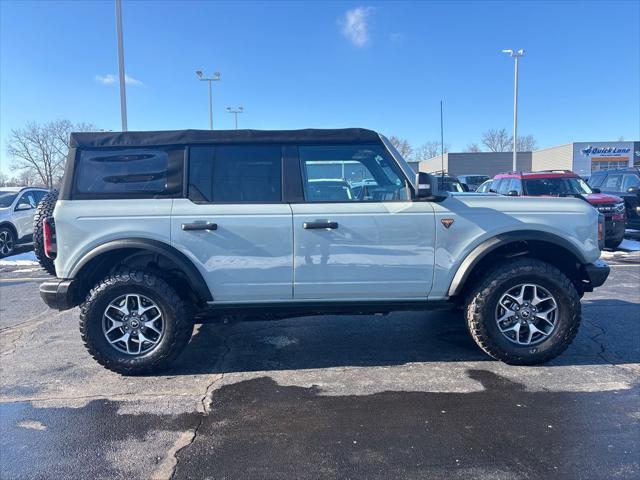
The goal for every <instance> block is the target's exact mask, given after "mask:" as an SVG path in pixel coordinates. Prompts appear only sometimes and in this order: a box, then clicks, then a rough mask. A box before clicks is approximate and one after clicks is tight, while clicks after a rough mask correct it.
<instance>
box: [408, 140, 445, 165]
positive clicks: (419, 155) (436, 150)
mask: <svg viewBox="0 0 640 480" xmlns="http://www.w3.org/2000/svg"><path fill="white" fill-rule="evenodd" d="M448 151H449V145H447V144H446V143H445V144H444V153H447V152H448ZM441 154H442V145H441V144H440V142H437V141H431V142H427V143H425V144H423V145H420V146H419V147H418V148H417V149H416V151H415V153H414V159H415V160H416V161H420V160H428V159H430V158H433V157H437V156H439V155H441Z"/></svg>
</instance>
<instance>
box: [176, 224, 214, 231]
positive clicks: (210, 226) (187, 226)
mask: <svg viewBox="0 0 640 480" xmlns="http://www.w3.org/2000/svg"><path fill="white" fill-rule="evenodd" d="M217 229H218V224H217V223H183V224H182V230H184V231H191V230H217Z"/></svg>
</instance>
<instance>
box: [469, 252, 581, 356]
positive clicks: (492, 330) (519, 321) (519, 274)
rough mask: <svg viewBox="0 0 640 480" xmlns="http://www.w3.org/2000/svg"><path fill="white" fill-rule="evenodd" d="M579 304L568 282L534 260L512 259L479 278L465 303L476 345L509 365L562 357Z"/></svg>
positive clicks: (575, 326) (576, 323)
mask: <svg viewBox="0 0 640 480" xmlns="http://www.w3.org/2000/svg"><path fill="white" fill-rule="evenodd" d="M580 318H581V306H580V297H579V295H578V292H577V290H576V288H575V286H574V285H573V283H572V282H571V280H570V279H569V278H568V277H567V276H566V275H565V274H564V273H562V272H561V271H560V270H558V269H557V268H556V267H554V266H553V265H550V264H548V263H545V262H542V261H540V260H535V259H522V260H516V261H510V262H508V263H505V264H504V265H502V266H500V267H498V268H496V269H494V270H493V271H492V272H490V273H488V274H487V275H486V276H485V277H483V278H481V279H480V281H479V282H478V283H476V284H475V286H474V288H472V291H471V293H470V295H469V299H468V302H467V305H466V320H467V326H468V328H469V331H470V333H471V335H472V336H473V338H474V340H475V342H476V343H477V344H478V346H479V347H480V348H481V349H482V350H483V351H484V352H486V353H487V354H489V355H490V356H492V357H493V358H495V359H498V360H502V361H503V362H505V363H509V364H512V365H535V364H539V363H544V362H547V361H549V360H551V359H553V358H555V357H556V356H558V355H560V354H561V353H562V352H563V351H564V350H565V349H566V348H567V347H568V346H569V345H570V344H571V342H572V341H573V339H574V338H575V336H576V334H577V332H578V327H579V325H580Z"/></svg>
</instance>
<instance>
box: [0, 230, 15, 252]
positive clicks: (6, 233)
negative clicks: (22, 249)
mask: <svg viewBox="0 0 640 480" xmlns="http://www.w3.org/2000/svg"><path fill="white" fill-rule="evenodd" d="M15 248H16V234H15V233H13V230H12V229H11V228H9V227H1V228H0V258H4V257H8V256H9V255H13V252H14V250H15Z"/></svg>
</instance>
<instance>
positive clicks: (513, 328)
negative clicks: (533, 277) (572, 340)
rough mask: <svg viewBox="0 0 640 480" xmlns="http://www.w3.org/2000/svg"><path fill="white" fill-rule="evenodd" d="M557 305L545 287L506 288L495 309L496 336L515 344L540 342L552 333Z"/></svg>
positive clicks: (528, 285)
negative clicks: (497, 331)
mask: <svg viewBox="0 0 640 480" xmlns="http://www.w3.org/2000/svg"><path fill="white" fill-rule="evenodd" d="M558 314H559V312H558V303H557V302H556V299H555V298H554V297H553V295H551V293H549V291H548V290H547V289H546V288H543V287H541V286H540V285H535V284H533V283H524V284H521V285H517V286H515V287H512V288H510V289H509V290H508V291H507V292H506V293H505V294H503V295H502V296H501V297H500V300H499V301H498V305H497V306H496V314H495V318H496V323H497V324H498V329H500V333H502V335H504V337H505V338H507V339H508V340H509V341H511V342H513V343H516V344H518V345H534V344H536V343H540V342H542V341H543V340H545V339H546V338H548V337H549V335H551V333H553V331H554V330H555V328H556V322H557V319H558Z"/></svg>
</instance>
